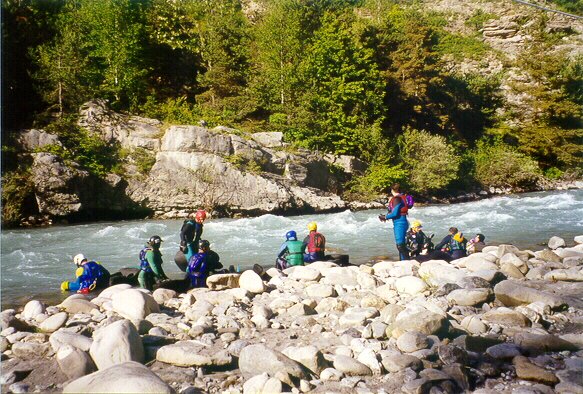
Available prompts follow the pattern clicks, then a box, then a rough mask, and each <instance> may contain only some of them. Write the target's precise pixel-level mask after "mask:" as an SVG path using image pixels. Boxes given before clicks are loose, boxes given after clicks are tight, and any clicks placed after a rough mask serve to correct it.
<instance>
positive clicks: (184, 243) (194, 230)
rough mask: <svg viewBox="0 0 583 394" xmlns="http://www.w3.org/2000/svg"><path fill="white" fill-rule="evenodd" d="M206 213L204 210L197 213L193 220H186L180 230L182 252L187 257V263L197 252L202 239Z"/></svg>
mask: <svg viewBox="0 0 583 394" xmlns="http://www.w3.org/2000/svg"><path fill="white" fill-rule="evenodd" d="M205 219H206V212H205V211H204V210H202V209H199V210H198V211H196V214H195V215H194V220H193V219H188V220H185V221H184V223H183V224H182V228H181V229H180V250H181V251H182V253H184V255H185V256H186V261H190V258H191V257H192V256H193V255H194V254H195V253H196V252H197V250H198V243H199V241H200V238H201V237H202V230H203V223H204V221H205Z"/></svg>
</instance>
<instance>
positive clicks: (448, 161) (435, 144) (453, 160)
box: [399, 129, 460, 193]
mask: <svg viewBox="0 0 583 394" xmlns="http://www.w3.org/2000/svg"><path fill="white" fill-rule="evenodd" d="M399 146H400V149H401V160H402V163H403V167H404V168H405V169H406V170H407V171H408V173H409V180H408V183H409V184H410V185H411V187H412V188H413V190H415V191H418V192H420V193H426V192H432V191H437V190H441V189H444V188H445V187H447V185H448V184H449V183H450V182H451V181H453V180H454V179H456V178H457V177H458V168H459V165H460V157H459V156H458V155H457V154H456V152H455V149H454V148H453V147H452V146H451V145H448V144H447V142H446V140H445V138H444V137H442V136H437V135H431V134H429V133H428V132H426V131H418V130H414V129H407V130H405V132H404V133H403V135H402V136H401V137H400V139H399Z"/></svg>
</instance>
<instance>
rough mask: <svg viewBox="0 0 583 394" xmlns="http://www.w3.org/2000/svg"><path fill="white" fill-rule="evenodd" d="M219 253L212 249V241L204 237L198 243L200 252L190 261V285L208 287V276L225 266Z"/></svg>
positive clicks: (188, 270) (188, 268) (187, 268)
mask: <svg viewBox="0 0 583 394" xmlns="http://www.w3.org/2000/svg"><path fill="white" fill-rule="evenodd" d="M219 259H220V258H219V255H218V254H217V253H216V252H215V251H213V250H211V246H210V242H209V241H207V240H206V239H202V240H200V241H199V243H198V253H196V254H195V255H193V256H192V257H191V258H190V260H189V261H188V267H186V273H187V274H188V278H189V279H190V287H193V288H194V287H206V278H208V276H209V274H210V273H211V272H214V271H218V270H220V269H221V268H223V265H222V264H221V263H220V261H219Z"/></svg>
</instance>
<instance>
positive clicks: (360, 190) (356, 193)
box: [345, 163, 407, 201]
mask: <svg viewBox="0 0 583 394" xmlns="http://www.w3.org/2000/svg"><path fill="white" fill-rule="evenodd" d="M406 178H407V171H405V170H404V169H403V168H402V166H401V165H400V164H399V165H396V166H394V165H391V164H387V163H375V164H372V165H371V166H370V167H369V168H368V169H367V170H366V172H365V173H364V174H363V175H361V176H357V177H356V178H354V179H353V180H352V181H351V182H350V184H349V185H348V191H347V193H345V197H346V198H347V199H349V200H361V201H372V200H374V199H375V198H377V197H378V195H379V194H380V193H381V192H383V191H384V190H386V189H387V188H388V187H389V186H391V184H393V183H395V182H404V180H405V179H406Z"/></svg>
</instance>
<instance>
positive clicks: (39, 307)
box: [22, 300, 45, 319]
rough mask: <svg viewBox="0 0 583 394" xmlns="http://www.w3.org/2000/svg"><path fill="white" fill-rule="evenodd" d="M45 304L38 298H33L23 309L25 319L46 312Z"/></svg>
mask: <svg viewBox="0 0 583 394" xmlns="http://www.w3.org/2000/svg"><path fill="white" fill-rule="evenodd" d="M44 311H45V306H44V305H43V303H42V302H40V301H37V300H31V301H28V302H27V303H26V305H25V306H24V309H23V310H22V317H24V318H25V319H34V318H35V317H36V316H37V315H40V314H41V313H44Z"/></svg>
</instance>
